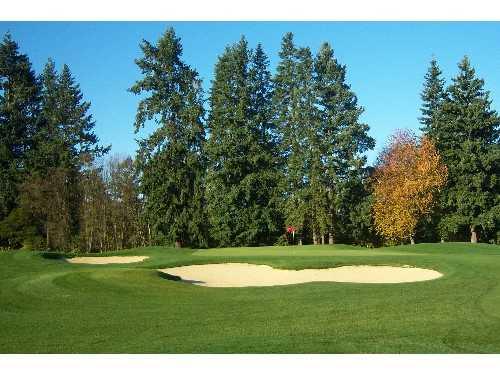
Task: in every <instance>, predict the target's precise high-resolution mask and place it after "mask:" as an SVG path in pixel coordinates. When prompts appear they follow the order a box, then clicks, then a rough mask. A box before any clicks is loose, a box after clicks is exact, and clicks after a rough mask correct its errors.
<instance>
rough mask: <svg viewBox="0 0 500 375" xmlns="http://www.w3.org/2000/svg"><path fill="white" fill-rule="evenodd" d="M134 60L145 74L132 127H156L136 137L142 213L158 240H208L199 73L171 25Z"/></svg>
mask: <svg viewBox="0 0 500 375" xmlns="http://www.w3.org/2000/svg"><path fill="white" fill-rule="evenodd" d="M140 48H141V51H142V53H143V56H142V57H141V58H139V59H137V60H136V64H137V66H138V67H139V68H140V70H141V73H142V74H143V78H142V79H141V80H138V81H137V82H136V83H135V84H134V85H133V86H132V87H131V88H130V91H131V92H132V93H134V94H136V95H142V96H143V98H142V99H141V100H140V102H139V105H138V109H137V115H136V121H135V131H136V132H138V131H139V129H140V128H142V127H144V126H145V124H146V122H148V121H151V120H154V122H155V123H156V125H157V127H156V129H155V130H154V132H153V133H152V134H151V135H150V136H149V137H148V138H145V139H141V140H140V141H139V150H138V154H137V162H138V168H139V170H140V173H141V191H142V193H143V194H144V197H145V208H144V209H145V215H146V220H147V222H148V224H149V227H150V229H151V231H152V236H153V239H154V240H155V241H156V242H161V241H167V242H170V243H175V245H176V246H177V247H180V246H183V245H188V246H206V244H207V239H206V220H205V214H204V201H203V191H204V173H205V160H204V156H203V147H204V142H205V129H204V125H203V116H204V109H203V92H202V88H201V80H200V79H199V77H198V73H197V72H196V71H195V70H193V69H192V68H191V67H189V66H188V65H187V64H186V63H185V62H184V61H182V45H181V40H180V38H179V37H178V36H177V35H176V33H175V31H174V29H173V28H169V29H168V30H166V32H165V33H164V34H163V35H162V36H161V38H160V39H159V40H158V42H157V43H156V44H151V43H149V42H148V41H146V40H144V41H143V42H142V43H141V45H140Z"/></svg>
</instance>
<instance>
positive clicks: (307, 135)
mask: <svg viewBox="0 0 500 375" xmlns="http://www.w3.org/2000/svg"><path fill="white" fill-rule="evenodd" d="M279 57H280V62H279V63H278V66H277V72H276V75H275V76H274V79H273V81H274V86H275V90H274V95H273V107H274V112H275V122H276V127H277V130H278V132H279V134H280V150H281V161H282V173H283V178H282V186H283V187H282V188H283V191H284V202H283V213H284V216H285V224H286V225H287V226H290V227H294V228H295V229H296V230H297V232H298V242H299V244H302V240H303V238H304V235H305V234H306V226H307V225H309V224H310V222H311V205H310V197H309V194H310V193H311V189H310V187H311V184H310V182H311V181H310V175H309V171H310V169H309V168H310V166H311V165H310V164H311V156H313V155H317V147H316V148H314V149H313V148H312V147H310V146H311V143H310V142H311V129H313V124H312V123H313V122H314V121H315V118H314V117H315V108H314V92H313V87H312V85H313V82H312V74H313V59H312V56H311V52H310V50H309V49H308V48H299V47H296V46H295V44H294V40H293V34H292V33H286V34H285V35H284V36H283V40H282V42H281V50H280V52H279ZM314 162H315V164H314V166H317V159H316V160H314ZM315 177H317V175H316V176H315ZM313 179H314V178H313ZM313 186H314V187H316V185H315V181H313ZM314 203H316V201H315V202H314Z"/></svg>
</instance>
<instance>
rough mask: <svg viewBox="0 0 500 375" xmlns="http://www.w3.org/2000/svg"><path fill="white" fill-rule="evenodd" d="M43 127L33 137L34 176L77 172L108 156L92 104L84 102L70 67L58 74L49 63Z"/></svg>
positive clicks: (43, 78) (45, 74) (43, 79)
mask: <svg viewBox="0 0 500 375" xmlns="http://www.w3.org/2000/svg"><path fill="white" fill-rule="evenodd" d="M41 82H42V112H41V121H40V122H41V124H40V126H39V129H38V131H37V133H36V134H35V136H34V142H35V149H34V150H33V155H32V157H31V160H30V164H31V168H30V169H31V170H32V171H33V172H38V173H41V174H42V175H43V174H44V173H46V172H47V171H48V170H49V169H51V168H67V169H73V170H75V172H77V171H79V170H80V168H81V167H82V166H83V165H84V164H85V163H89V162H92V160H94V159H95V158H96V157H99V156H102V155H104V154H105V153H107V152H108V151H109V149H110V147H109V146H108V147H102V146H100V145H99V144H98V142H99V139H98V138H97V136H96V135H95V133H94V132H93V128H94V126H95V122H94V121H93V119H92V115H91V114H89V113H88V112H89V109H90V103H89V102H87V101H84V100H83V94H82V92H81V90H80V86H79V85H78V84H77V83H76V82H75V79H74V78H73V76H72V74H71V71H70V70H69V67H68V66H67V65H64V66H63V69H62V72H61V73H60V74H58V73H57V71H56V69H55V64H54V62H53V61H52V60H51V59H49V61H48V62H47V64H46V65H45V68H44V71H43V73H42V75H41Z"/></svg>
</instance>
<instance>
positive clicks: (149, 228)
mask: <svg viewBox="0 0 500 375" xmlns="http://www.w3.org/2000/svg"><path fill="white" fill-rule="evenodd" d="M148 245H149V246H151V227H150V226H149V223H148Z"/></svg>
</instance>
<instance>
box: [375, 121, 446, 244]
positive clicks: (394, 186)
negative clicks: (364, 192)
mask: <svg viewBox="0 0 500 375" xmlns="http://www.w3.org/2000/svg"><path fill="white" fill-rule="evenodd" d="M447 175H448V172H447V168H446V166H445V165H444V164H443V163H442V162H441V159H440V156H439V153H438V151H437V150H436V148H435V147H434V144H433V143H432V142H431V140H430V139H428V138H427V137H423V138H421V139H418V138H417V137H416V136H415V135H414V134H413V133H411V132H409V131H398V132H396V133H395V134H394V135H393V136H392V137H391V140H390V142H389V144H388V146H387V147H386V148H385V149H384V150H383V151H382V152H381V154H380V156H379V158H378V161H377V166H376V169H375V173H374V179H373V194H374V204H373V207H372V209H373V218H374V224H375V228H376V230H377V232H378V233H379V234H380V235H382V236H383V237H385V238H386V239H388V240H392V241H399V242H403V241H407V240H410V242H411V243H412V244H413V243H414V236H415V230H416V227H417V224H418V222H419V220H420V219H421V218H422V217H423V216H424V215H426V214H428V213H429V212H430V210H431V209H432V206H433V203H434V201H435V197H436V195H437V193H438V192H439V191H440V190H441V188H443V186H444V185H445V184H446V178H447Z"/></svg>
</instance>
